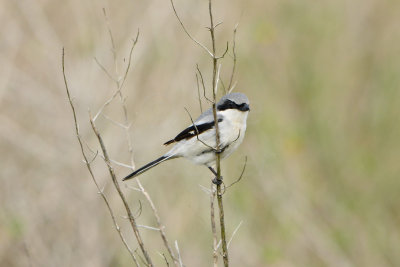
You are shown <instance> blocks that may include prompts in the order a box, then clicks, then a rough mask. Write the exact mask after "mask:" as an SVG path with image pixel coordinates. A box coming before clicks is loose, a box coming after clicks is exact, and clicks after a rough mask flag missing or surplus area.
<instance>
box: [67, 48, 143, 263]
mask: <svg viewBox="0 0 400 267" xmlns="http://www.w3.org/2000/svg"><path fill="white" fill-rule="evenodd" d="M64 57H65V54H64V48H63V51H62V72H63V77H64V84H65V90H66V92H67V96H68V101H69V104H70V106H71V109H72V114H73V117H74V124H75V132H76V137H77V139H78V142H79V146H80V148H81V152H82V156H83V158H84V160H85V163H86V167H87V168H88V170H89V173H90V176H91V178H92V180H93V182H94V184H95V185H96V188H97V191H98V193H99V194H100V196H101V197H102V199H103V201H104V203H105V204H106V206H107V209H108V212H109V213H110V216H111V219H112V221H113V223H114V226H115V229H116V230H117V232H118V235H119V237H120V238H121V240H122V243H123V244H124V246H125V247H126V249H127V250H128V252H129V254H130V255H131V257H132V260H133V261H134V262H135V264H136V266H139V263H138V261H137V259H136V257H135V255H134V253H133V251H132V249H131V248H130V247H129V245H128V243H127V242H126V240H125V237H124V236H123V234H122V232H121V229H120V227H119V225H118V223H117V221H116V219H115V216H114V212H113V210H112V209H111V206H110V203H109V202H108V199H107V197H106V196H105V194H104V192H103V190H102V189H100V186H99V184H98V183H97V180H96V178H95V176H94V173H93V171H92V167H91V162H90V161H89V160H88V157H87V156H86V153H85V150H84V148H83V142H82V139H81V136H80V132H79V126H78V120H77V117H76V111H75V106H74V103H73V101H72V99H71V95H70V92H69V87H68V82H67V78H66V75H65V65H64Z"/></svg>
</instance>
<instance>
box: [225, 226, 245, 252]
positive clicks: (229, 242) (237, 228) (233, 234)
mask: <svg viewBox="0 0 400 267" xmlns="http://www.w3.org/2000/svg"><path fill="white" fill-rule="evenodd" d="M242 223H243V221H240V223H239V225H238V226H237V227H236V228H235V230H234V231H233V233H232V236H231V238H230V239H229V241H228V248H229V245H230V244H231V242H232V239H233V237H234V236H235V235H236V232H237V231H238V230H239V228H240V226H241V225H242Z"/></svg>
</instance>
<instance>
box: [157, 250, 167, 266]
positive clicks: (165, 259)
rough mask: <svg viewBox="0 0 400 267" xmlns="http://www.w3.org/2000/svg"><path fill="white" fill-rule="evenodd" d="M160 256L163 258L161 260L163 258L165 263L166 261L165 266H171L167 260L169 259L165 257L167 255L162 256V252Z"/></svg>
mask: <svg viewBox="0 0 400 267" xmlns="http://www.w3.org/2000/svg"><path fill="white" fill-rule="evenodd" d="M158 254H159V255H160V256H161V258H163V259H164V261H165V264H167V267H168V266H169V262H168V260H167V257H165V254H164V253H163V254H161V253H160V252H158Z"/></svg>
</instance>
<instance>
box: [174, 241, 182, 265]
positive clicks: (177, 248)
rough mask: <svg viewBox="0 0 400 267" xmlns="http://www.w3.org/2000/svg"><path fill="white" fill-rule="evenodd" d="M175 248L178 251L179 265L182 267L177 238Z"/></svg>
mask: <svg viewBox="0 0 400 267" xmlns="http://www.w3.org/2000/svg"><path fill="white" fill-rule="evenodd" d="M175 249H176V252H177V253H178V259H179V266H181V267H183V262H182V257H181V252H180V250H179V246H178V240H175Z"/></svg>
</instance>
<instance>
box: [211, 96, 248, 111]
mask: <svg viewBox="0 0 400 267" xmlns="http://www.w3.org/2000/svg"><path fill="white" fill-rule="evenodd" d="M217 109H218V110H219V111H223V110H227V109H237V110H240V111H249V110H250V107H249V105H248V104H246V103H242V104H240V105H238V104H236V103H235V102H233V101H231V100H228V99H227V100H225V101H224V103H222V104H220V105H218V107H217Z"/></svg>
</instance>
